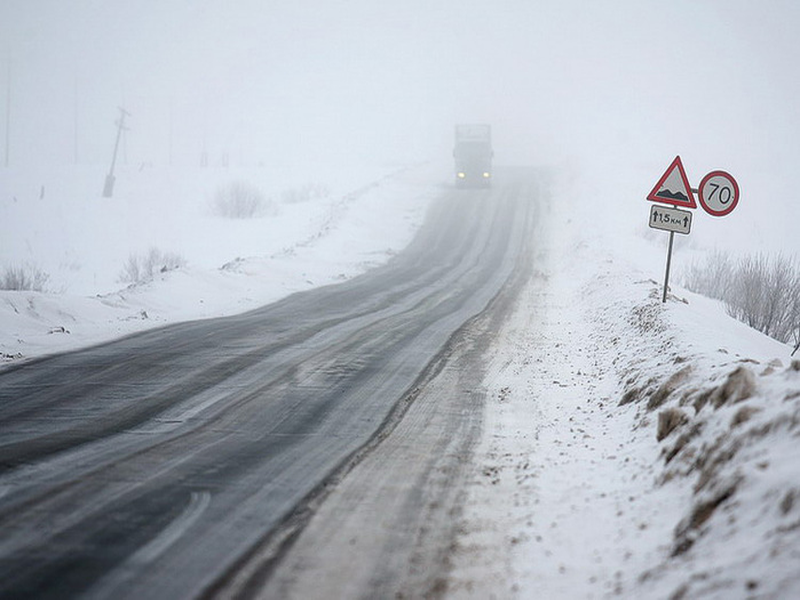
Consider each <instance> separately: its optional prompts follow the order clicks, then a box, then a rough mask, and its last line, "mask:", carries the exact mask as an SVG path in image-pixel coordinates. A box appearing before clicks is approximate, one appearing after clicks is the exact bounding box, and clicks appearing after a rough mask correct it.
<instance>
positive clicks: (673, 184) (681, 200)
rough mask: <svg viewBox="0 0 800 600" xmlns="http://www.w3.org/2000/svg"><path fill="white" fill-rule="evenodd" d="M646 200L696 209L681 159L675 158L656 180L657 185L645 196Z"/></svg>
mask: <svg viewBox="0 0 800 600" xmlns="http://www.w3.org/2000/svg"><path fill="white" fill-rule="evenodd" d="M647 199H648V200H652V201H653V202H664V203H665V204H673V205H675V206H685V207H687V208H697V203H696V202H695V201H694V194H693V193H692V186H690V185H689V180H688V178H687V177H686V171H684V169H683V163H682V162H681V157H680V156H676V157H675V160H673V161H672V164H671V165H670V166H669V168H668V169H667V170H666V171H665V172H664V174H663V175H662V176H661V179H659V180H658V183H657V184H656V186H655V187H654V188H653V191H652V192H650V194H649V195H648V196H647Z"/></svg>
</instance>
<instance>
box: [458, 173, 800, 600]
mask: <svg viewBox="0 0 800 600" xmlns="http://www.w3.org/2000/svg"><path fill="white" fill-rule="evenodd" d="M580 189H581V188H580V185H577V184H576V181H575V180H574V179H570V180H569V182H568V183H567V182H565V181H564V180H562V182H561V185H560V186H558V187H557V189H556V190H554V191H553V193H552V195H551V197H550V198H549V202H548V203H547V207H546V209H545V210H544V211H543V217H542V223H541V224H540V231H539V236H538V237H539V240H540V243H539V246H538V251H537V256H536V260H535V265H536V272H535V273H534V274H533V277H532V279H531V281H530V282H529V285H528V287H527V290H526V292H525V293H524V294H523V296H522V297H521V298H520V300H519V304H518V307H517V310H516V313H515V315H514V317H513V318H512V319H511V320H509V322H508V323H507V324H506V326H505V327H504V329H503V330H502V331H501V332H499V334H498V338H497V341H496V345H495V349H494V354H493V356H492V362H491V364H490V365H489V376H488V377H487V381H486V385H487V387H488V390H489V392H490V393H489V397H490V401H489V407H488V411H487V417H486V418H487V421H486V425H485V433H484V438H483V441H482V444H481V447H480V450H479V452H478V455H477V456H478V464H477V466H476V472H475V475H474V477H473V479H472V481H471V484H470V487H469V499H468V501H467V503H466V507H465V512H464V517H463V522H462V524H461V531H462V532H463V533H462V535H461V536H460V539H459V540H458V543H457V546H456V552H455V555H454V557H453V563H454V568H453V572H452V578H451V586H450V596H451V597H455V598H460V597H469V598H484V597H485V598H488V597H500V598H506V597H518V598H570V599H572V598H599V597H625V598H643V597H647V598H667V597H673V598H684V597H685V598H698V597H702V598H739V597H742V598H743V597H752V596H757V597H767V598H788V597H800V576H798V574H797V569H796V565H797V559H798V555H800V502H798V500H799V499H800V483H798V482H800V449H798V445H797V438H798V435H800V363H799V362H792V360H791V358H790V353H791V348H790V347H788V346H786V345H784V344H780V343H778V342H776V341H774V340H771V339H769V338H767V337H765V336H763V335H762V334H760V333H758V332H757V331H755V330H752V329H750V328H748V327H746V326H745V325H743V324H741V323H739V322H737V321H735V320H733V319H731V318H730V317H728V316H727V315H726V314H725V312H724V310H723V308H722V307H721V306H720V305H719V303H717V302H713V301H710V300H708V299H705V298H702V297H699V296H696V295H693V294H691V293H688V292H686V291H684V290H682V289H680V288H679V287H677V286H672V292H671V294H670V296H669V300H668V302H667V303H666V304H662V302H661V293H662V288H661V285H662V281H663V280H662V278H663V269H664V260H665V247H666V239H667V237H668V234H664V237H663V239H659V238H658V237H657V236H654V235H653V233H652V232H649V231H647V229H646V227H644V228H641V227H640V228H636V227H631V226H630V219H627V218H625V217H623V218H619V219H618V218H616V215H613V214H609V213H604V212H603V211H602V210H598V208H597V207H591V206H589V205H588V204H587V202H585V201H582V200H581V194H580ZM583 197H586V195H585V194H584V195H583ZM641 205H642V206H641V207H640V208H641V211H640V212H641V219H642V221H644V220H645V219H646V213H647V210H648V208H649V207H648V206H647V203H645V202H644V201H642V202H641ZM621 239H625V240H627V241H626V242H624V243H622V242H620V240H621ZM683 239H684V240H685V238H683ZM657 280H658V281H657Z"/></svg>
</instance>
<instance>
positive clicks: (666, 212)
mask: <svg viewBox="0 0 800 600" xmlns="http://www.w3.org/2000/svg"><path fill="white" fill-rule="evenodd" d="M650 227H652V228H653V229H663V230H664V231H672V232H674V233H682V234H684V235H687V234H688V233H689V232H690V231H691V229H692V213H691V212H689V211H688V210H679V209H677V208H665V207H663V206H652V207H651V208H650Z"/></svg>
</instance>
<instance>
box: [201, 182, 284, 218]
mask: <svg viewBox="0 0 800 600" xmlns="http://www.w3.org/2000/svg"><path fill="white" fill-rule="evenodd" d="M269 204H270V203H269V201H268V200H267V198H266V197H265V196H264V194H263V193H262V192H261V190H260V189H258V188H257V187H256V186H254V185H252V184H250V183H247V182H246V181H232V182H230V183H228V184H226V185H223V186H220V187H219V188H217V191H216V193H215V194H214V202H213V206H212V209H213V211H214V214H216V215H218V216H220V217H225V218H227V219H252V218H253V217H257V216H261V215H263V214H265V213H266V212H267V210H268V208H269Z"/></svg>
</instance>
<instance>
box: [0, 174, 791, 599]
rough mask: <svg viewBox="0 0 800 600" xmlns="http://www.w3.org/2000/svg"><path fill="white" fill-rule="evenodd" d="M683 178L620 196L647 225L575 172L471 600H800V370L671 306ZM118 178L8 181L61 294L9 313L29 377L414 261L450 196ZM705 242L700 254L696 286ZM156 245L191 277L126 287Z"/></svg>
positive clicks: (363, 186)
mask: <svg viewBox="0 0 800 600" xmlns="http://www.w3.org/2000/svg"><path fill="white" fill-rule="evenodd" d="M665 166H666V164H665V165H655V166H654V167H653V168H652V169H648V171H647V175H645V176H644V177H642V174H641V173H638V172H636V173H633V174H632V175H631V174H630V173H627V172H626V173H620V174H618V175H619V177H620V179H625V178H628V183H627V184H624V185H623V184H619V182H611V183H610V184H609V185H604V186H602V187H603V189H613V190H615V191H616V192H622V193H625V192H627V191H629V190H628V189H627V188H626V187H625V185H628V186H629V187H633V188H635V189H636V190H639V188H641V190H639V191H641V194H640V195H636V194H635V193H632V194H631V202H632V204H631V206H632V208H631V211H630V215H628V216H625V215H623V216H620V215H613V214H608V213H604V212H603V211H602V210H598V203H594V201H595V200H596V197H594V196H593V195H592V193H591V192H593V191H594V190H595V189H597V187H598V186H597V182H596V181H592V179H591V178H590V177H586V176H584V177H582V178H581V177H575V172H574V170H573V171H570V170H569V169H564V170H562V171H561V172H559V176H558V181H559V183H558V184H557V185H556V186H555V188H554V191H553V194H552V197H551V198H550V201H549V203H548V206H547V208H546V209H545V210H544V211H543V218H542V223H541V225H540V232H539V235H540V240H539V242H538V245H537V257H536V261H535V265H536V271H535V273H534V275H533V277H532V279H531V281H530V284H529V286H528V288H527V291H526V293H525V294H524V295H523V296H522V297H521V299H520V301H519V304H518V307H517V310H516V312H515V313H514V315H513V317H512V318H510V319H509V321H508V322H507V323H506V325H505V327H504V328H503V329H502V330H501V331H500V332H498V336H497V340H496V344H495V349H494V352H493V353H492V354H491V356H490V360H491V365H490V374H491V375H490V377H489V379H488V380H487V381H486V386H487V388H488V389H489V391H490V397H491V400H490V402H489V408H488V412H487V416H486V426H485V430H484V439H483V442H482V444H481V448H480V450H479V452H478V463H477V464H476V470H475V473H476V474H475V477H474V478H473V480H472V482H471V484H470V487H469V501H468V504H467V506H466V508H465V511H464V515H463V523H462V525H463V526H462V527H461V530H462V535H461V538H460V539H459V541H458V545H457V548H456V552H455V554H454V556H453V572H452V579H451V585H450V587H449V592H450V594H451V595H452V596H453V597H475V598H488V597H498V598H507V597H519V598H598V597H604V596H615V595H621V596H622V597H630V598H641V597H653V598H663V597H669V596H672V595H674V597H676V598H679V597H686V598H696V597H709V598H739V597H742V598H744V597H751V596H753V597H768V598H770V597H771V598H788V597H800V576H799V575H798V574H797V568H796V566H797V564H798V559H799V558H800V462H799V459H800V456H798V454H800V450H799V449H798V444H797V441H798V440H797V438H798V431H800V429H799V428H798V423H799V422H800V412H799V411H798V407H799V406H800V365H799V364H798V363H796V362H792V360H791V358H790V351H791V349H790V348H788V347H787V346H785V345H782V344H779V343H777V342H774V341H772V340H770V339H768V338H765V337H764V336H762V335H760V334H758V333H757V332H755V331H752V330H750V329H748V328H747V327H745V326H744V325H741V324H739V323H737V322H735V321H733V320H731V319H730V318H728V317H727V316H726V315H725V313H724V310H723V309H722V307H721V306H720V305H719V304H717V303H715V302H711V301H709V300H706V299H704V298H701V297H698V296H695V295H692V294H690V293H688V292H686V291H684V290H682V289H680V288H679V287H677V286H674V287H673V290H672V295H671V296H670V300H669V302H668V303H667V304H666V306H663V305H662V304H661V303H660V297H659V294H660V283H658V282H660V279H661V277H662V276H663V262H664V257H665V244H666V238H667V234H663V235H661V233H660V232H649V231H648V230H647V228H646V227H644V226H643V225H644V220H645V219H646V218H647V217H646V215H647V213H648V209H649V206H648V205H647V203H646V202H645V201H644V195H645V194H646V192H647V191H648V190H649V186H651V185H652V183H653V182H654V181H655V179H656V178H657V177H658V175H659V174H660V171H659V170H658V169H659V167H662V168H663V167H665ZM444 172H445V173H446V172H447V171H446V170H445V171H444ZM103 175H104V174H103V171H102V170H101V169H87V170H85V171H75V170H64V171H61V172H56V171H53V172H48V173H46V174H40V173H37V172H31V171H25V172H23V171H15V170H5V171H2V172H0V261H2V265H0V266H8V265H12V264H23V265H27V266H28V268H32V267H38V268H39V269H41V270H42V271H46V272H47V273H48V274H49V275H50V279H49V281H48V282H47V289H48V291H46V292H44V293H40V292H0V326H1V327H0V353H2V355H3V360H4V361H5V362H6V363H10V362H16V361H19V360H24V359H25V358H29V357H34V356H38V355H41V354H44V353H48V352H54V351H60V350H65V349H69V348H75V347H78V346H81V345H85V344H88V343H94V342H97V341H101V340H105V339H109V338H113V337H115V336H119V335H123V334H125V333H129V332H132V331H136V330H139V329H142V328H145V327H152V326H157V325H161V324H164V323H168V322H172V321H176V320H184V319H194V318H206V317H212V316H218V315H224V314H231V313H234V312H239V311H243V310H247V309H249V308H254V307H256V306H259V305H261V304H264V303H267V302H270V301H274V300H276V299H278V298H280V297H282V296H285V295H287V294H289V293H291V292H294V291H298V290H303V289H308V288H309V287H312V286H316V285H325V284H329V283H335V282H336V281H339V280H341V279H343V278H348V277H352V276H354V275H356V274H358V273H361V272H363V271H364V270H365V269H368V268H369V267H370V266H373V265H375V264H378V263H380V262H383V261H385V260H387V259H388V258H389V257H390V256H391V255H392V254H393V253H395V252H397V251H399V250H401V249H402V248H403V247H404V246H405V244H406V243H407V242H408V241H409V240H410V239H411V236H412V235H413V233H414V231H415V230H416V227H417V226H418V225H419V224H420V223H421V221H422V219H423V218H424V213H425V209H426V206H427V204H428V202H429V201H430V200H431V199H432V198H434V197H435V196H436V194H437V193H438V191H439V189H440V186H441V184H442V183H443V182H444V181H446V177H442V171H441V170H439V169H438V167H436V168H434V167H426V168H416V169H405V170H397V169H383V168H376V169H361V170H360V171H357V172H353V171H341V170H340V171H338V172H337V171H333V170H331V171H330V172H328V173H324V172H316V173H315V177H314V179H313V180H310V181H309V180H308V179H306V178H304V176H301V177H295V176H294V175H293V174H292V173H289V172H286V171H283V172H280V173H279V174H276V173H274V172H270V171H269V170H265V169H259V170H250V171H246V172H245V171H235V170H227V171H226V170H210V171H193V172H182V171H179V170H160V169H153V168H148V167H144V168H142V169H138V168H137V169H134V168H131V169H124V170H122V171H121V172H120V176H119V179H118V181H117V188H116V194H115V197H114V198H113V199H110V200H105V199H102V198H100V194H99V190H100V188H101V187H102V180H103ZM637 178H638V179H637ZM232 180H244V181H247V182H249V183H251V184H253V185H255V186H257V187H258V188H259V189H261V190H262V192H263V193H264V195H265V198H266V201H265V205H264V206H263V210H262V211H261V213H260V214H258V215H257V216H256V217H255V218H252V219H246V220H230V219H225V218H222V217H219V216H216V215H215V214H214V212H213V210H212V204H213V196H214V193H215V190H216V189H218V188H219V186H222V185H226V184H228V183H229V182H230V181H232ZM639 180H641V181H639ZM631 182H632V183H631ZM308 184H315V185H313V186H309V185H308ZM301 190H305V191H306V192H308V193H305V194H304V193H298V191H301ZM314 190H315V191H314ZM587 199H588V201H587ZM600 206H601V207H602V203H600ZM737 210H738V209H737ZM631 215H632V216H631ZM700 219H701V218H700V217H699V216H698V220H700ZM702 223H703V222H702V221H699V222H698V224H697V225H696V227H697V228H698V229H699V231H700V233H701V234H702V227H703V225H702ZM693 235H695V234H693ZM694 239H702V237H697V238H692V239H687V238H678V239H677V240H676V245H677V247H676V271H677V272H679V269H680V264H681V263H684V264H685V262H686V261H687V260H688V256H687V254H689V253H695V254H697V253H700V254H701V253H702V252H703V251H704V250H705V248H703V247H702V245H700V244H698V243H697V242H695V241H693V240H694ZM150 248H157V249H159V250H160V251H162V252H164V253H175V254H177V255H179V256H180V257H182V259H183V261H184V264H183V266H180V267H179V268H177V269H174V270H168V271H166V272H163V273H162V272H160V271H159V270H158V269H157V272H156V274H155V276H154V277H153V278H152V279H151V280H147V281H144V282H142V283H139V284H137V285H132V286H128V285H127V284H125V283H120V282H119V276H120V273H121V272H122V271H123V269H124V265H125V263H126V261H128V260H129V258H130V257H131V255H134V256H146V255H147V253H148V252H149V250H150ZM676 280H677V277H676Z"/></svg>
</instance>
